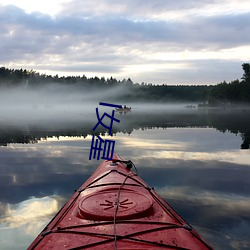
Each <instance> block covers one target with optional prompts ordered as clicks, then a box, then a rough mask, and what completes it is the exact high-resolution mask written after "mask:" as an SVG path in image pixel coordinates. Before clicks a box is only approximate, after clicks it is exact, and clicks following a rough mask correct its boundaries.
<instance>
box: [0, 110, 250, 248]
mask: <svg viewBox="0 0 250 250" xmlns="http://www.w3.org/2000/svg"><path fill="white" fill-rule="evenodd" d="M194 112H196V111H194ZM132 114H133V113H131V116H130V117H129V115H130V114H128V115H126V117H129V119H127V118H125V116H122V119H124V120H123V121H121V124H122V126H124V127H123V128H119V129H118V128H116V130H114V131H115V133H114V135H113V139H114V140H115V141H116V146H115V149H116V151H117V152H118V153H119V154H120V155H121V156H122V157H123V158H124V159H131V160H132V161H133V162H134V163H135V164H136V166H137V168H138V171H139V175H140V176H141V177H142V178H143V179H144V180H145V181H146V182H147V183H148V184H149V185H151V186H154V187H155V189H156V191H157V192H158V193H160V195H161V196H162V197H163V198H164V199H165V200H166V201H167V202H169V203H170V204H171V205H172V206H173V207H174V208H175V209H176V210H177V211H178V212H179V213H180V214H181V215H182V216H183V217H184V218H185V219H186V220H187V221H188V222H189V223H191V224H192V225H194V226H195V227H196V228H197V229H198V230H199V232H200V233H201V234H202V235H204V237H205V238H206V239H207V240H208V241H209V242H210V243H211V244H212V245H213V246H214V247H215V248H216V249H249V248H250V240H249V239H250V233H249V232H250V214H249V211H250V198H249V194H250V186H249V180H250V167H249V162H250V154H249V150H240V145H241V143H242V136H241V134H240V133H242V131H245V132H246V131H247V129H248V128H249V126H248V124H250V123H248V124H247V125H246V124H245V127H244V126H243V125H242V124H241V125H240V124H239V126H238V127H237V125H236V122H235V124H234V125H232V124H231V122H232V120H234V119H236V118H235V117H231V118H225V117H223V118H219V116H217V115H216V117H217V118H216V119H218V122H215V120H216V119H215V116H214V117H210V116H208V115H207V114H206V113H205V114H204V112H203V113H202V114H199V115H198V116H197V112H196V113H195V114H192V113H189V115H186V116H185V115H184V116H183V114H181V112H180V113H177V114H171V113H169V114H168V116H164V117H161V116H160V114H158V115H153V114H152V115H151V116H150V115H146V114H143V115H141V116H139V118H140V119H139V118H138V120H137V119H134V118H132ZM160 117H161V118H160ZM209 117H210V118H209ZM194 118H195V119H194ZM205 118H206V119H207V120H206V119H205ZM125 119H127V120H125ZM151 119H153V120H151ZM181 119H182V120H181ZM204 119H205V120H204ZM223 119H224V121H225V120H227V121H228V122H224V124H226V125H223V126H221V125H220V126H217V127H216V126H215V124H217V125H218V124H219V121H221V120H223ZM244 119H246V118H244ZM229 121H230V122H229ZM237 122H238V123H240V121H239V120H238V121H237ZM245 122H248V120H247V119H246V120H245ZM53 126H54V125H53V124H50V127H48V128H47V130H46V129H45V128H43V129H41V127H39V126H38V127H29V133H27V134H28V135H29V136H30V135H32V138H33V139H34V138H36V139H37V143H35V144H20V143H16V141H14V142H15V143H11V141H13V138H14V137H13V135H14V134H15V133H19V134H20V135H21V134H24V132H23V130H22V129H21V130H19V131H18V130H15V129H13V128H12V129H13V130H12V131H13V133H9V131H10V130H6V131H5V132H4V131H3V130H2V131H1V135H3V134H4V133H5V138H6V142H7V141H8V143H7V145H8V146H7V147H1V148H0V158H1V161H0V179H1V181H0V190H1V192H0V231H1V233H0V241H1V244H2V245H1V247H2V248H1V249H24V248H26V247H27V246H28V245H29V244H30V242H31V241H32V240H33V239H34V238H35V236H36V235H37V234H38V233H39V232H40V231H41V229H42V227H43V226H44V225H45V224H47V222H48V221H49V220H50V219H51V217H52V216H53V214H54V213H55V212H56V211H57V210H58V208H59V207H61V206H62V204H63V203H64V202H65V201H66V200H67V199H68V198H69V197H70V196H71V195H72V193H73V190H74V189H77V188H78V187H79V186H80V185H81V184H82V183H83V182H84V181H85V180H86V179H87V178H88V177H89V176H90V175H91V173H92V172H93V171H94V170H95V168H96V166H97V165H98V163H99V161H95V160H92V161H89V160H88V157H89V149H90V141H91V136H90V135H89V134H90V133H91V132H87V131H86V130H85V129H84V126H86V129H87V126H89V127H88V129H89V130H91V128H92V127H93V124H87V125H86V124H85V125H83V126H82V124H81V123H79V124H78V123H74V124H72V123H66V124H59V125H58V127H56V126H55V127H53ZM234 126H235V128H233V127H234ZM32 128H33V129H32ZM26 132H27V130H26ZM26 132H25V133H26ZM100 132H101V133H104V132H105V131H100ZM8 133H9V135H10V137H8V136H7V134H8ZM19 138H20V137H19ZM41 138H44V139H41ZM104 138H105V136H104ZM45 139H46V140H45ZM13 238H14V240H13Z"/></svg>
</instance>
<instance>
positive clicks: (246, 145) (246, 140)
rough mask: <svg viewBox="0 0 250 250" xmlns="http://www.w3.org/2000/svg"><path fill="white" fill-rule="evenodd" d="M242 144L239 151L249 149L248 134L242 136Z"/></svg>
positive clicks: (249, 138)
mask: <svg viewBox="0 0 250 250" xmlns="http://www.w3.org/2000/svg"><path fill="white" fill-rule="evenodd" d="M242 139H243V143H242V144H241V149H249V145H250V132H249V133H245V134H243V135H242Z"/></svg>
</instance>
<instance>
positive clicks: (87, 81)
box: [0, 63, 250, 106]
mask: <svg viewBox="0 0 250 250" xmlns="http://www.w3.org/2000/svg"><path fill="white" fill-rule="evenodd" d="M242 69H243V76H242V78H241V79H240V80H239V79H236V80H233V81H231V82H226V81H224V82H221V83H218V84H216V85H188V86H187V85H167V84H162V85H154V84H151V83H144V82H142V83H134V82H133V81H132V80H131V79H130V78H128V79H123V80H122V81H121V80H117V79H115V78H113V77H112V76H111V77H110V78H107V79H105V78H104V77H101V78H99V77H90V78H87V77H86V76H85V75H82V76H67V77H65V76H62V77H59V76H58V75H55V76H52V75H47V74H40V73H38V72H36V71H34V70H26V69H9V68H5V67H0V88H15V87H19V88H20V87H21V88H24V89H25V88H26V89H36V88H39V87H44V86H49V85H52V84H57V85H59V86H60V84H62V85H66V86H69V87H72V88H77V89H79V91H83V92H85V93H87V92H88V91H91V90H98V91H103V90H107V91H109V90H112V89H115V88H116V87H117V89H120V91H119V93H118V94H117V95H114V96H113V98H112V99H113V100H120V101H129V102H136V101H148V102H177V101H183V102H199V103H200V105H201V106H221V105H228V104H230V105H231V104H250V64H249V63H243V64H242Z"/></svg>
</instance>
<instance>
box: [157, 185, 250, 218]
mask: <svg viewBox="0 0 250 250" xmlns="http://www.w3.org/2000/svg"><path fill="white" fill-rule="evenodd" d="M157 193H158V194H160V195H161V196H162V197H163V198H165V199H166V200H168V198H170V199H175V200H180V201H184V202H187V203H189V204H190V203H194V204H199V205H200V206H211V207H212V206H218V207H220V208H221V209H220V210H218V211H217V213H216V216H218V215H222V214H225V215H228V214H229V213H230V214H235V215H240V214H247V215H248V214H249V211H250V198H249V197H245V196H240V195H235V194H225V193H219V192H209V191H202V190H200V189H198V190H197V191H195V190H194V189H192V188H188V187H162V188H157Z"/></svg>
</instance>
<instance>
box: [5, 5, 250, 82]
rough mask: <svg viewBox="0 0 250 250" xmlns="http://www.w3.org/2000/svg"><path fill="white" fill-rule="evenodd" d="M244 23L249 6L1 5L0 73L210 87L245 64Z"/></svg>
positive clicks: (248, 32) (248, 41)
mask: <svg viewBox="0 0 250 250" xmlns="http://www.w3.org/2000/svg"><path fill="white" fill-rule="evenodd" d="M239 3H240V4H239ZM249 23H250V1H249V0H241V1H238V0H202V1H201V0H177V1H173V0H126V1H117V0H53V1H52V0H50V1H48V0H43V1H34V0H30V1H29V0H22V1H20V0H0V66H4V67H8V68H18V69H19V68H25V69H33V70H35V71H37V72H40V73H47V74H52V75H55V74H58V75H59V76H62V75H65V76H66V75H83V74H85V75H86V76H88V77H91V76H98V77H102V76H104V77H110V76H113V77H116V78H117V79H121V80H122V79H123V78H128V77H130V78H131V79H132V80H133V81H134V82H139V83H141V82H148V83H149V82H151V83H154V84H163V83H164V84H216V83H219V82H221V81H223V80H226V81H231V80H234V79H239V78H241V76H242V74H243V71H242V68H241V65H242V63H244V62H250V26H249Z"/></svg>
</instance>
